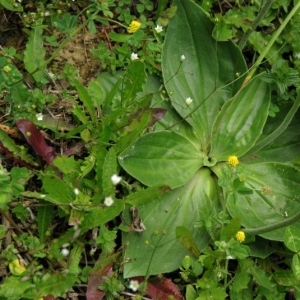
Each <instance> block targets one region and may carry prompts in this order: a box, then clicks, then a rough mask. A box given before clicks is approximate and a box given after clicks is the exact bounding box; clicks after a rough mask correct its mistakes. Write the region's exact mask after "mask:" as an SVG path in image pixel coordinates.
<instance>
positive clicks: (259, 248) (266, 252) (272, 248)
mask: <svg viewBox="0 0 300 300" xmlns="http://www.w3.org/2000/svg"><path fill="white" fill-rule="evenodd" d="M248 246H249V247H250V254H251V256H253V257H259V258H263V259H265V258H267V257H268V256H270V255H271V254H272V253H274V252H276V251H280V249H281V247H282V244H281V243H279V242H278V243H275V242H273V243H272V245H270V243H269V242H268V241H267V240H265V239H263V238H261V237H259V236H256V237H255V242H254V243H250V244H248Z"/></svg>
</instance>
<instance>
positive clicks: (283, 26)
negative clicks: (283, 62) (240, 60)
mask: <svg viewBox="0 0 300 300" xmlns="http://www.w3.org/2000/svg"><path fill="white" fill-rule="evenodd" d="M299 8H300V1H299V2H298V3H297V4H296V5H295V6H294V7H293V9H292V10H291V12H290V13H289V14H288V16H287V17H286V18H285V20H284V21H283V22H282V23H281V25H280V27H279V28H278V29H277V31H275V33H274V34H273V36H272V38H271V40H270V42H269V43H268V44H267V46H266V47H265V48H264V49H263V51H262V52H261V54H260V56H259V57H258V59H257V60H256V62H255V63H254V65H253V67H252V69H251V70H250V72H249V74H248V76H247V77H246V78H245V81H244V83H243V86H244V85H245V84H246V83H247V82H248V81H249V80H250V79H251V78H252V76H253V75H254V73H255V71H256V70H257V68H258V66H259V65H260V64H261V62H262V61H263V59H264V58H265V56H266V55H267V53H268V52H269V50H270V49H271V47H272V46H273V44H274V43H275V41H276V40H277V39H278V37H279V36H280V34H281V32H282V31H283V29H284V28H285V27H286V25H287V24H288V22H289V21H290V20H291V18H292V17H293V15H294V14H295V13H296V12H297V10H298V9H299Z"/></svg>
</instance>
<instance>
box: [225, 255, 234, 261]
mask: <svg viewBox="0 0 300 300" xmlns="http://www.w3.org/2000/svg"><path fill="white" fill-rule="evenodd" d="M226 259H228V260H229V259H234V258H233V257H232V256H231V255H227V256H226Z"/></svg>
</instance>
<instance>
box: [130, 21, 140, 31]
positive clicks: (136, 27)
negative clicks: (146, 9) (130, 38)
mask: <svg viewBox="0 0 300 300" xmlns="http://www.w3.org/2000/svg"><path fill="white" fill-rule="evenodd" d="M140 27H141V23H140V22H138V21H132V22H131V23H130V25H129V27H128V28H127V31H128V32H129V33H133V32H136V31H138V30H139V29H140Z"/></svg>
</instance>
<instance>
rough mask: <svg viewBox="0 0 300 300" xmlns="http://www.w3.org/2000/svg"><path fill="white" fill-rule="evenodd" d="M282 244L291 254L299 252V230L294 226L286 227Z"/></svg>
mask: <svg viewBox="0 0 300 300" xmlns="http://www.w3.org/2000/svg"><path fill="white" fill-rule="evenodd" d="M284 244H285V245H286V247H288V248H289V249H290V250H291V251H293V252H298V251H300V229H298V228H297V227H294V226H289V227H287V228H286V230H285V233H284Z"/></svg>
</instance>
